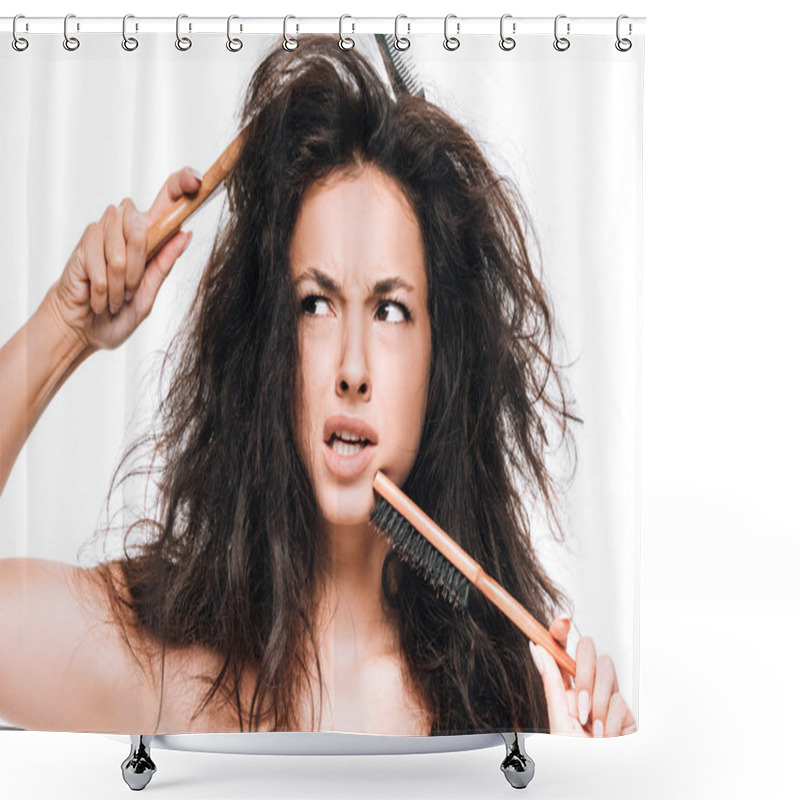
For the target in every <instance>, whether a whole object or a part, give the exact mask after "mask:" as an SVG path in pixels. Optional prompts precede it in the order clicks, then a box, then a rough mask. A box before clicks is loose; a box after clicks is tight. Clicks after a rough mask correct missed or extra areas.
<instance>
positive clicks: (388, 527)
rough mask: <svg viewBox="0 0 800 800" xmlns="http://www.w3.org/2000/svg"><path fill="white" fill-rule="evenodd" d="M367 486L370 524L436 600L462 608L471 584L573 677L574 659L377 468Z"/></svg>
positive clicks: (464, 606) (464, 605) (465, 603)
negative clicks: (371, 495) (372, 501)
mask: <svg viewBox="0 0 800 800" xmlns="http://www.w3.org/2000/svg"><path fill="white" fill-rule="evenodd" d="M372 488H373V489H374V490H375V491H376V492H377V493H378V494H379V495H380V496H381V499H380V500H379V501H378V503H377V504H376V506H375V508H373V509H372V512H371V513H370V522H372V524H373V526H374V527H375V528H376V530H378V531H379V532H380V533H382V534H383V535H384V536H385V537H386V538H387V539H388V540H389V544H390V545H391V546H392V549H393V550H394V551H395V552H396V553H397V555H398V557H399V558H400V559H401V560H402V561H404V562H405V563H407V564H409V566H411V567H412V569H415V570H417V571H418V572H419V573H420V574H421V575H422V577H424V578H425V579H426V580H427V581H428V582H429V583H430V584H431V585H432V586H433V588H434V589H435V590H436V593H437V595H438V596H440V597H443V598H444V599H446V600H448V601H449V602H451V603H452V604H453V605H454V606H455V607H456V608H466V605H467V597H468V591H469V585H470V584H472V585H473V586H475V588H476V589H478V591H480V592H481V594H483V595H484V597H486V599H487V600H489V601H490V602H491V603H493V604H494V605H495V606H496V607H497V608H498V609H499V610H500V611H501V612H502V613H503V614H505V616H506V617H507V618H508V619H509V620H510V621H511V622H513V623H514V625H516V626H517V627H518V628H519V629H520V630H521V631H522V632H523V633H524V634H525V635H526V636H527V637H528V638H529V639H530V640H531V641H533V642H535V643H536V644H538V645H540V646H541V647H543V648H544V649H545V650H547V652H548V653H550V655H551V656H552V657H553V658H554V659H555V661H556V663H557V664H558V665H559V666H560V667H562V669H564V670H565V671H566V672H567V673H569V674H570V675H572V677H573V678H574V677H575V661H574V660H573V659H572V657H571V656H569V655H568V654H567V652H566V650H564V648H563V647H561V645H560V644H559V643H558V642H557V641H556V640H555V639H554V638H553V636H552V635H551V634H550V631H548V630H547V628H545V627H544V626H543V625H542V624H541V623H540V622H538V620H536V619H535V618H534V617H533V616H532V615H531V614H530V612H529V611H528V610H527V609H526V608H525V607H524V606H523V605H522V604H521V603H520V602H519V601H518V600H516V599H515V598H514V597H512V596H511V594H509V592H507V591H506V590H505V589H504V588H503V587H502V586H501V585H500V584H499V583H498V582H497V581H496V580H494V578H491V577H490V576H489V575H487V574H486V572H485V571H484V569H483V567H481V565H480V564H479V563H478V562H477V561H475V559H474V558H472V556H470V555H469V554H468V553H467V552H466V550H464V549H463V548H462V547H460V546H459V545H458V544H456V542H454V541H453V539H451V538H450V537H449V536H448V535H447V534H446V533H445V532H444V531H443V530H442V529H441V528H440V527H439V526H438V525H437V524H436V523H435V522H434V521H433V520H432V519H431V518H430V517H429V516H427V514H425V512H424V511H422V509H421V508H420V507H419V506H418V505H416V504H415V503H414V502H413V501H412V500H411V499H410V498H408V497H407V496H406V495H405V494H404V493H403V492H402V491H401V490H400V489H399V488H398V487H397V486H395V484H394V483H392V481H390V480H389V478H387V477H386V476H385V475H384V474H383V473H382V472H381V471H380V470H378V473H377V474H376V475H375V480H374V481H373V483H372Z"/></svg>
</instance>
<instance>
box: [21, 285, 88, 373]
mask: <svg viewBox="0 0 800 800" xmlns="http://www.w3.org/2000/svg"><path fill="white" fill-rule="evenodd" d="M34 318H35V319H36V323H35V324H38V325H39V326H40V327H41V328H42V329H43V331H44V332H45V334H44V335H45V337H46V340H47V341H48V343H49V347H48V350H49V351H50V352H51V354H52V356H53V357H54V361H55V362H56V363H58V364H62V365H64V364H66V365H70V364H72V363H73V362H77V363H80V362H81V361H83V360H84V359H85V358H86V357H87V356H89V355H91V354H92V353H94V352H95V351H96V350H97V349H98V348H97V347H94V346H92V345H91V344H89V341H88V340H87V338H86V336H85V335H84V334H82V333H81V332H80V331H77V330H75V328H74V327H73V326H72V325H70V324H69V323H68V322H67V321H66V319H65V318H64V315H63V313H62V312H61V311H60V308H59V304H58V297H57V287H56V284H53V286H51V287H50V289H49V290H48V291H47V294H46V295H45V296H44V299H43V300H42V302H41V305H40V306H39V308H38V309H36V312H35V313H34ZM32 321H33V320H32Z"/></svg>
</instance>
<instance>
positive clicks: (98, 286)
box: [83, 222, 108, 314]
mask: <svg viewBox="0 0 800 800" xmlns="http://www.w3.org/2000/svg"><path fill="white" fill-rule="evenodd" d="M83 251H84V258H85V261H84V268H85V269H86V276H87V277H88V279H89V305H90V306H91V308H92V311H94V313H95V314H104V313H105V311H106V307H107V304H108V276H107V275H106V254H105V246H104V244H103V225H102V224H101V223H100V222H93V223H92V224H91V225H89V226H88V227H87V228H86V231H85V232H84V234H83Z"/></svg>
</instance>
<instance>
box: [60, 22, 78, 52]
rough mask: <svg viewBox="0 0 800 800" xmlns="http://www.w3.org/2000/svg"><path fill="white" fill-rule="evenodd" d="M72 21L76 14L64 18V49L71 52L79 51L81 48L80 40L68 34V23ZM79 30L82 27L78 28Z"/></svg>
mask: <svg viewBox="0 0 800 800" xmlns="http://www.w3.org/2000/svg"><path fill="white" fill-rule="evenodd" d="M71 19H75V15H74V14H67V16H66V17H64V49H65V50H69V51H70V52H72V51H73V50H77V49H78V48H79V47H80V46H81V43H80V40H79V39H77V38H75V37H74V36H70V35H69V33H68V32H67V23H68V22H69V21H70V20H71ZM78 30H80V27H78Z"/></svg>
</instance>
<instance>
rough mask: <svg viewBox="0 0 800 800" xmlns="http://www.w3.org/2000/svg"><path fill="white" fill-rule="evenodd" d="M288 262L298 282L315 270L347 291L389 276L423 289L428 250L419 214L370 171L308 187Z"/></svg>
mask: <svg viewBox="0 0 800 800" xmlns="http://www.w3.org/2000/svg"><path fill="white" fill-rule="evenodd" d="M289 261H290V264H291V270H292V275H293V276H294V277H295V278H296V277H298V276H299V275H300V274H301V273H303V272H306V271H307V270H308V268H309V267H314V268H317V269H321V270H324V271H325V272H327V273H329V274H331V275H333V276H334V277H335V278H336V279H337V280H338V281H339V282H340V283H342V284H344V285H345V286H346V285H348V284H351V285H353V284H366V283H372V282H373V281H374V280H375V279H376V278H380V277H384V276H385V275H389V274H391V275H401V276H402V277H404V278H405V279H406V280H407V281H409V282H411V283H413V285H415V286H419V287H420V289H422V288H424V287H425V281H426V276H425V248H424V243H423V240H422V231H421V230H420V227H419V223H418V221H417V217H416V214H415V212H414V210H413V208H412V207H411V204H410V203H409V202H408V200H407V198H406V196H405V195H404V194H403V191H402V189H401V188H400V186H399V184H398V183H397V182H396V181H395V180H394V179H392V178H390V177H388V176H387V175H385V174H384V173H383V172H381V171H380V170H378V169H377V168H375V167H372V166H365V167H364V168H362V169H360V170H359V171H358V172H357V173H348V172H343V171H337V172H334V173H332V174H331V175H330V176H329V177H328V178H326V179H325V180H324V181H319V182H317V183H315V184H312V185H311V186H310V187H309V188H308V190H307V191H306V193H305V195H304V196H303V200H302V202H301V205H300V211H299V213H298V217H297V221H296V223H295V228H294V231H293V232H292V238H291V241H290V244H289Z"/></svg>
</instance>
